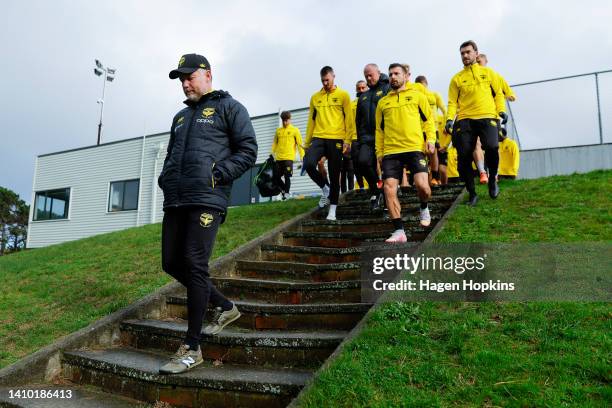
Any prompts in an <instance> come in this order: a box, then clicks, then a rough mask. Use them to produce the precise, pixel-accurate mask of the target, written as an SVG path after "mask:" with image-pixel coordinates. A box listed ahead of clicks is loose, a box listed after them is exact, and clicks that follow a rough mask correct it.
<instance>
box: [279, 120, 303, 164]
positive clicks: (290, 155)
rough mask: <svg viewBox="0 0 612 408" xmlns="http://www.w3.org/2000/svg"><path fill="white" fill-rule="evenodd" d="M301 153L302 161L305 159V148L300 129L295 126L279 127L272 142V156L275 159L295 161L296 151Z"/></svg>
mask: <svg viewBox="0 0 612 408" xmlns="http://www.w3.org/2000/svg"><path fill="white" fill-rule="evenodd" d="M296 149H297V151H298V152H300V159H303V158H304V148H303V147H302V134H301V133H300V129H298V128H296V127H295V126H293V125H289V126H287V127H279V128H278V129H276V134H275V135H274V140H273V141H272V154H273V155H274V159H275V160H277V161H280V160H291V161H293V160H295V151H296Z"/></svg>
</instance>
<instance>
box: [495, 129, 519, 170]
mask: <svg viewBox="0 0 612 408" xmlns="http://www.w3.org/2000/svg"><path fill="white" fill-rule="evenodd" d="M520 162H521V159H520V153H519V148H518V145H517V144H516V142H515V141H514V140H512V139H508V138H506V139H504V140H503V141H502V142H499V170H498V171H497V174H499V175H500V176H514V177H516V176H518V171H519V164H520Z"/></svg>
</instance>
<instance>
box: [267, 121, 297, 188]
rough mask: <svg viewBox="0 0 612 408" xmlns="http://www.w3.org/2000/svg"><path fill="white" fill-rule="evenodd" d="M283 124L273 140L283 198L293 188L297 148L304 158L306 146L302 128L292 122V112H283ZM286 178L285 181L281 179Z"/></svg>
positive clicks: (273, 151)
mask: <svg viewBox="0 0 612 408" xmlns="http://www.w3.org/2000/svg"><path fill="white" fill-rule="evenodd" d="M280 116H281V120H282V121H283V126H282V127H279V128H278V129H276V134H275V135H274V140H273V141H272V155H273V156H274V160H275V163H276V170H277V172H276V174H277V177H278V178H277V180H276V182H277V183H278V185H279V187H280V188H281V194H282V196H283V200H285V199H286V195H287V194H289V190H290V188H291V176H292V175H293V161H294V160H295V153H296V150H297V151H298V152H299V154H300V160H302V159H303V158H304V148H303V147H302V134H301V133H300V129H298V128H296V127H295V126H293V125H292V124H291V112H289V111H284V112H281V115H280ZM281 177H282V178H284V181H283V180H281Z"/></svg>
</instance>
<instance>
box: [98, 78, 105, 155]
mask: <svg viewBox="0 0 612 408" xmlns="http://www.w3.org/2000/svg"><path fill="white" fill-rule="evenodd" d="M102 71H103V72H104V75H101V76H102V99H100V101H99V102H100V123H98V145H99V144H100V138H101V136H102V116H104V91H105V90H106V68H102Z"/></svg>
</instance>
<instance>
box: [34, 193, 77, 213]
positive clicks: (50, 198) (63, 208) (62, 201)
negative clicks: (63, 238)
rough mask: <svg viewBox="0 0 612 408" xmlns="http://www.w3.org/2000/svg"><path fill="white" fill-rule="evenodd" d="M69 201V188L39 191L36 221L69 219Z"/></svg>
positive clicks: (36, 200) (36, 201) (37, 194)
mask: <svg viewBox="0 0 612 408" xmlns="http://www.w3.org/2000/svg"><path fill="white" fill-rule="evenodd" d="M69 202H70V189H69V188H62V189H59V190H48V191H39V192H37V193H36V199H35V203H36V211H35V212H34V221H42V220H62V219H67V218H68V204H69Z"/></svg>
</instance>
